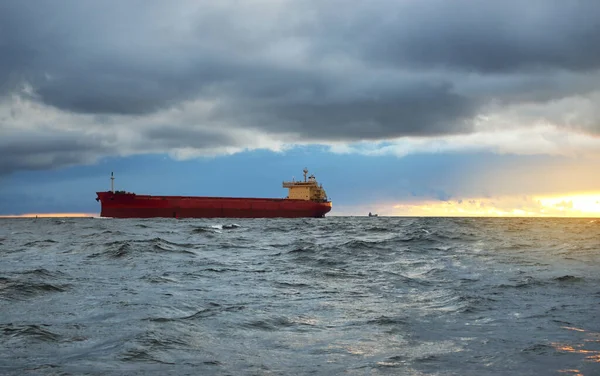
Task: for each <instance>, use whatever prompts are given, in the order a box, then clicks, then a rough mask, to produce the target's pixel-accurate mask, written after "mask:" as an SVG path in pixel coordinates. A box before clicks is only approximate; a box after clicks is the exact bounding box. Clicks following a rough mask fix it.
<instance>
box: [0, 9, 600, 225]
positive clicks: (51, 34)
mask: <svg viewBox="0 0 600 376" xmlns="http://www.w3.org/2000/svg"><path fill="white" fill-rule="evenodd" d="M598 14H600V2H598V1H597V0H576V1H562V0H529V1H526V2H523V1H516V0H502V1H495V0H492V1H485V2H473V1H467V0H456V1H452V2H448V1H445V0H426V1H423V0H414V1H409V0H368V1H367V0H365V1H362V0H352V1H349V0H344V1H342V0H332V1H327V2H324V1H320V0H256V1H247V2H240V1H232V0H220V1H218V2H214V1H198V0H194V1H192V0H177V1H173V2H164V1H159V0H129V1H120V0H106V1H102V2H87V1H77V0H56V1H52V2H35V3H32V2H23V1H19V0H6V1H2V2H1V3H0V57H1V58H0V215H27V214H29V215H34V214H47V215H49V214H50V213H63V214H64V213H78V214H79V215H82V213H83V214H90V215H94V214H97V213H98V212H99V211H100V208H99V204H98V203H97V202H96V201H95V192H97V191H103V190H108V189H109V188H110V180H109V178H110V173H111V171H114V173H115V177H116V180H115V188H116V189H122V190H127V191H134V192H136V193H140V194H142V193H145V194H174V195H184V194H185V195H215V196H237V197H249V196H255V197H285V196H286V194H287V192H286V190H285V189H283V188H282V187H281V182H282V181H283V180H289V179H291V178H292V177H295V178H300V177H301V176H302V169H303V168H304V167H307V168H308V169H309V171H310V173H314V174H315V176H316V178H317V180H318V181H319V182H320V183H322V184H323V186H324V188H325V189H326V191H327V194H328V195H329V197H330V198H331V200H332V202H333V209H332V211H331V213H330V215H365V214H366V213H368V212H369V211H371V212H376V213H378V214H380V215H461V216H462V215H466V216H468V215H485V216H496V215H500V216H586V217H587V216H600V176H599V174H598V171H599V169H598V166H600V106H599V104H600V49H599V48H597V46H599V45H600V18H599V17H598Z"/></svg>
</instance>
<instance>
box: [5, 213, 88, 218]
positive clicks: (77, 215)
mask: <svg viewBox="0 0 600 376" xmlns="http://www.w3.org/2000/svg"><path fill="white" fill-rule="evenodd" d="M36 217H37V218H88V217H98V214H97V213H96V214H94V213H26V214H7V215H2V214H0V218H36Z"/></svg>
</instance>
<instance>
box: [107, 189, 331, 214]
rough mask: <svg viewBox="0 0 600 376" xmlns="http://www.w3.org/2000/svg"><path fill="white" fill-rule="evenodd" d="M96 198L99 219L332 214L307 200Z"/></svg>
mask: <svg viewBox="0 0 600 376" xmlns="http://www.w3.org/2000/svg"><path fill="white" fill-rule="evenodd" d="M96 194H97V195H98V198H96V200H97V201H100V204H101V212H100V216H101V217H112V218H157V217H159V218H302V217H313V218H321V217H324V216H325V214H327V213H328V212H329V211H331V202H313V201H306V200H290V199H277V198H236V197H191V196H148V195H136V194H133V193H112V192H110V191H109V192H96Z"/></svg>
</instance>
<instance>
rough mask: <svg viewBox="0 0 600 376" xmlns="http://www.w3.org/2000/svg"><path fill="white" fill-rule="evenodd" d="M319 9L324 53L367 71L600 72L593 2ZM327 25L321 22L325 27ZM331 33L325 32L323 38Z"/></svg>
mask: <svg viewBox="0 0 600 376" xmlns="http://www.w3.org/2000/svg"><path fill="white" fill-rule="evenodd" d="M344 3H345V2H344V1H343V0H337V1H333V2H321V3H320V4H319V5H318V7H319V12H318V15H319V16H320V21H322V22H319V23H318V25H327V27H325V28H323V29H318V33H324V32H325V31H328V32H329V34H330V35H332V37H329V38H325V39H324V42H323V46H322V52H325V51H328V50H331V49H337V50H338V51H352V52H354V53H355V54H356V55H357V56H360V57H361V58H363V59H365V60H368V61H370V62H372V63H373V64H382V63H383V64H390V65H392V66H410V67H412V68H414V69H417V70H420V69H432V68H438V69H450V70H458V71H466V72H478V73H510V72H537V71H543V70H553V69H564V70H572V71H588V70H596V69H598V68H600V49H599V48H597V47H596V46H598V45H600V17H598V14H600V2H598V1H595V0H581V1H562V0H530V1H526V2H524V1H518V0H503V1H480V2H477V1H475V2H474V1H469V0H457V1H445V0H432V1H404V2H392V1H375V2H362V1H359V2H357V3H356V6H353V7H343V5H344ZM331 20H333V22H329V23H325V22H326V21H331ZM329 29H331V30H329Z"/></svg>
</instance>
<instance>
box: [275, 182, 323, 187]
mask: <svg viewBox="0 0 600 376" xmlns="http://www.w3.org/2000/svg"><path fill="white" fill-rule="evenodd" d="M316 184H317V182H316V181H306V182H304V181H284V182H283V187H284V188H291V187H302V186H313V185H316Z"/></svg>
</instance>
